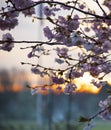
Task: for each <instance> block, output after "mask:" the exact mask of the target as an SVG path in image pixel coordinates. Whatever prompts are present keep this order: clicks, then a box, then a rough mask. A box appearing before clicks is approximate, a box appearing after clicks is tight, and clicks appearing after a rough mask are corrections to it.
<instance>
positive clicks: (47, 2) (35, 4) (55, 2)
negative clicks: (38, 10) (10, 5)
mask: <svg viewBox="0 0 111 130" xmlns="http://www.w3.org/2000/svg"><path fill="white" fill-rule="evenodd" d="M45 3H46V4H58V5H62V6H65V7H69V8H72V9H75V10H77V11H79V12H81V13H83V14H87V15H90V16H94V17H96V18H100V19H111V17H109V16H100V15H97V14H92V13H90V12H88V11H84V10H81V9H79V8H77V7H75V6H71V5H68V4H67V5H66V4H65V3H62V2H58V1H38V2H34V4H32V5H30V6H28V7H25V8H22V9H18V8H16V9H13V10H11V11H10V12H14V11H19V12H20V11H24V10H27V9H30V8H33V7H35V6H37V5H39V4H45ZM8 12H9V11H6V12H3V13H0V14H1V15H2V14H5V13H8Z"/></svg>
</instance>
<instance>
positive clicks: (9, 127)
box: [0, 120, 111, 130]
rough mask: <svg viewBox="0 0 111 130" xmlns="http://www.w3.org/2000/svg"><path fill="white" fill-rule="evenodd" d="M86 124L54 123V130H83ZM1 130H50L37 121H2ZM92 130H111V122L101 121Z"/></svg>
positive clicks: (0, 122) (46, 125)
mask: <svg viewBox="0 0 111 130" xmlns="http://www.w3.org/2000/svg"><path fill="white" fill-rule="evenodd" d="M83 125H84V124H79V123H78V124H76V125H75V124H73V123H72V124H70V125H69V124H67V123H64V122H59V123H54V124H53V125H52V130H69V129H70V130H83ZM0 130H49V126H48V124H43V125H42V126H40V125H37V124H36V122H35V121H15V120H14V121H11V120H10V121H6V120H5V121H0ZM91 130H111V122H107V121H99V122H97V123H96V126H95V127H94V128H92V129H91Z"/></svg>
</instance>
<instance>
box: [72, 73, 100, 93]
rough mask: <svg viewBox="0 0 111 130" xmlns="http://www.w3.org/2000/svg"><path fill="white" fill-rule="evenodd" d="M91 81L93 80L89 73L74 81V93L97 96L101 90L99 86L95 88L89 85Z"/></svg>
mask: <svg viewBox="0 0 111 130" xmlns="http://www.w3.org/2000/svg"><path fill="white" fill-rule="evenodd" d="M92 79H94V78H93V77H92V76H91V75H90V73H89V72H86V73H84V75H83V77H80V78H77V79H75V80H74V83H75V84H76V86H77V90H76V92H81V93H82V92H84V93H92V94H98V93H99V92H100V90H101V86H100V87H99V88H97V87H96V86H94V85H93V84H91V81H92Z"/></svg>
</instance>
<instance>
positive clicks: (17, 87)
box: [0, 84, 25, 92]
mask: <svg viewBox="0 0 111 130" xmlns="http://www.w3.org/2000/svg"><path fill="white" fill-rule="evenodd" d="M23 90H25V87H24V86H20V85H17V84H14V85H13V86H7V87H4V86H0V92H4V91H8V92H20V91H23Z"/></svg>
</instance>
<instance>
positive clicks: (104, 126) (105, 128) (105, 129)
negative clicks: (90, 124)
mask: <svg viewBox="0 0 111 130" xmlns="http://www.w3.org/2000/svg"><path fill="white" fill-rule="evenodd" d="M92 130H111V121H99V122H97V123H96V126H95V127H94V128H93V129H92Z"/></svg>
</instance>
